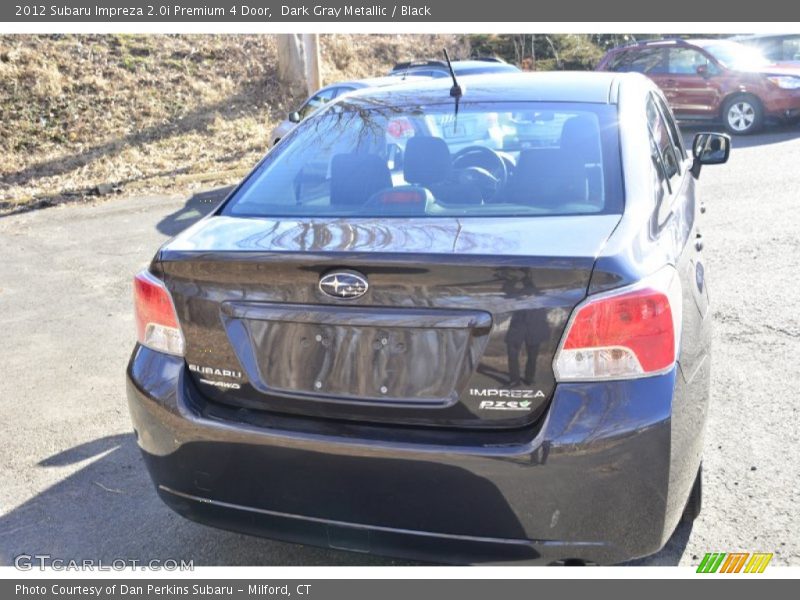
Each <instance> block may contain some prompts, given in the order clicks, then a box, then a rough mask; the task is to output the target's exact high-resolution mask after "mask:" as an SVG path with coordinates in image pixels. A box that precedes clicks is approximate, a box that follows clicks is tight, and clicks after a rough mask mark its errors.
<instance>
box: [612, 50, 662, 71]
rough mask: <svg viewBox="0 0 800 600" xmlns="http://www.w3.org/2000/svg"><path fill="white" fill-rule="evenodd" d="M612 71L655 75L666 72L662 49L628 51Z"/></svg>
mask: <svg viewBox="0 0 800 600" xmlns="http://www.w3.org/2000/svg"><path fill="white" fill-rule="evenodd" d="M613 70H614V71H621V72H623V71H624V72H633V73H644V74H645V75H656V74H658V73H664V72H665V71H666V64H665V61H664V50H663V48H637V49H632V50H628V51H627V52H626V53H625V57H624V58H623V59H621V60H620V61H619V62H618V63H617V64H616V68H614V69H613Z"/></svg>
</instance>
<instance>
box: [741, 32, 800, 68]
mask: <svg viewBox="0 0 800 600" xmlns="http://www.w3.org/2000/svg"><path fill="white" fill-rule="evenodd" d="M731 39H732V40H734V41H736V42H739V43H741V44H745V45H747V46H750V47H752V48H755V49H756V50H758V51H759V52H761V54H763V55H764V57H765V58H766V59H767V60H769V61H771V62H773V63H794V64H795V65H800V33H787V34H771V33H764V34H753V35H737V36H734V37H732V38H731Z"/></svg>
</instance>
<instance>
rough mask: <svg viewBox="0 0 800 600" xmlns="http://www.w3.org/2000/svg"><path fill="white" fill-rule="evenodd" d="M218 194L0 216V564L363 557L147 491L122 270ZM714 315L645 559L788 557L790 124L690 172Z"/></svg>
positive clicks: (796, 256) (794, 341) (791, 461)
mask: <svg viewBox="0 0 800 600" xmlns="http://www.w3.org/2000/svg"><path fill="white" fill-rule="evenodd" d="M223 193H224V190H212V191H209V192H204V193H200V194H196V195H193V196H192V197H191V198H189V199H188V200H187V199H186V198H165V197H138V198H111V199H109V200H106V201H103V202H101V203H97V204H94V205H64V206H60V207H55V208H50V209H45V210H38V211H33V212H30V213H24V214H19V215H15V216H11V217H6V218H2V219H0V257H2V259H0V336H2V337H1V339H2V342H1V343H2V353H1V356H2V361H0V365H1V367H0V368H1V369H2V371H0V474H1V477H0V481H2V485H1V486H0V540H2V543H0V564H11V563H12V562H13V558H14V557H15V556H17V555H19V554H49V555H51V556H52V557H57V558H62V559H65V560H70V559H75V560H81V559H84V558H92V559H102V560H104V561H106V562H108V561H111V560H114V559H120V558H124V559H133V560H140V561H148V560H151V559H160V560H165V559H177V560H180V559H183V560H193V561H194V564H195V565H348V564H352V565H378V564H383V565H385V564H400V563H399V561H392V560H391V559H386V558H382V557H375V556H368V555H362V554H353V553H347V552H341V551H334V550H327V549H320V548H312V547H305V546H299V545H294V544H284V543H279V542H274V541H270V540H265V539H258V538H254V537H248V536H243V535H238V534H233V533H228V532H224V531H219V530H216V529H212V528H209V527H206V526H203V525H198V524H195V523H192V522H189V521H187V520H184V519H182V518H180V517H178V516H177V515H175V514H173V513H172V512H171V511H169V510H168V509H167V508H166V507H165V506H164V505H163V504H162V503H161V501H160V500H159V499H158V498H157V497H156V494H155V491H154V489H153V486H152V484H151V482H150V480H149V478H148V476H147V474H146V472H145V469H144V465H143V463H142V460H141V458H140V456H139V452H138V449H137V447H136V442H135V440H134V438H133V435H132V433H131V424H130V420H129V417H128V409H127V404H126V399H125V388H124V372H125V366H126V363H127V360H128V357H129V355H130V352H131V349H132V348H133V344H134V324H133V315H132V306H131V276H132V275H133V274H134V273H135V272H136V271H137V270H139V269H140V268H142V267H144V266H146V265H147V264H148V262H149V260H150V259H151V257H152V255H153V253H154V251H155V250H156V248H157V247H158V246H159V245H160V244H161V243H162V242H163V241H164V240H165V239H167V238H168V237H170V236H171V235H174V234H175V233H177V232H178V231H180V230H181V229H182V228H183V227H185V226H187V225H188V224H190V223H192V222H193V221H194V220H196V219H197V218H199V216H200V215H201V214H204V213H205V212H207V211H208V210H210V209H211V207H212V206H214V203H215V202H217V201H218V200H219V199H220V197H221V195H222V194H223ZM700 193H701V194H702V197H703V199H704V200H705V203H706V206H707V209H708V210H707V213H706V214H705V215H704V217H703V219H704V220H703V223H702V231H703V235H704V240H705V249H704V250H703V253H704V255H705V258H706V265H707V272H708V275H707V280H708V282H709V287H710V293H711V300H712V303H713V311H714V316H715V320H716V324H715V332H714V354H713V384H712V399H711V411H710V419H709V422H708V428H707V435H706V444H705V458H704V465H705V466H704V469H705V488H704V507H703V512H702V515H701V516H700V518H699V519H698V520H697V521H696V522H695V524H694V526H693V527H691V528H690V527H688V526H681V527H679V529H678V531H676V533H675V535H674V536H673V538H672V540H671V541H670V542H669V544H668V545H667V546H666V547H665V549H664V550H662V551H661V552H660V553H658V554H656V555H655V556H652V557H649V558H647V559H643V560H640V561H636V562H635V564H646V565H676V564H681V565H696V564H697V563H698V562H699V559H700V558H702V556H703V555H704V554H705V553H706V552H733V551H750V552H755V551H761V552H774V553H775V557H774V559H773V562H772V564H773V565H776V564H782V565H785V564H793V565H800V510H798V506H800V461H798V456H800V419H798V417H799V415H798V407H799V406H800V394H799V393H798V389H800V369H798V367H797V362H796V359H797V357H798V356H800V300H799V299H800V266H799V262H800V130H798V129H797V128H793V129H776V130H769V131H767V132H766V133H763V134H760V135H757V136H753V137H748V138H736V139H735V140H734V150H733V153H732V155H731V159H730V162H729V163H728V164H727V165H724V166H720V167H707V168H705V169H704V170H703V173H702V175H701V178H700Z"/></svg>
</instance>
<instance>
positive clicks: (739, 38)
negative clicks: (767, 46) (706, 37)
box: [728, 33, 800, 42]
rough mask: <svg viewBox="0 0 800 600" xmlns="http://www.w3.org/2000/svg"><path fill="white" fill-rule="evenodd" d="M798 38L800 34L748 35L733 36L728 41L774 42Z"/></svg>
mask: <svg viewBox="0 0 800 600" xmlns="http://www.w3.org/2000/svg"><path fill="white" fill-rule="evenodd" d="M796 37H800V33H747V34H743V35H733V36H731V37H730V38H728V39H731V40H733V41H734V42H747V41H751V40H773V39H780V38H796Z"/></svg>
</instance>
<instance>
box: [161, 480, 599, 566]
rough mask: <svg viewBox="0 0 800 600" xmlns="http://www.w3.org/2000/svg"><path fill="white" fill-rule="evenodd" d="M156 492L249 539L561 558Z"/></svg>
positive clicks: (511, 543) (495, 557)
mask: <svg viewBox="0 0 800 600" xmlns="http://www.w3.org/2000/svg"><path fill="white" fill-rule="evenodd" d="M158 493H159V495H160V496H161V498H162V499H163V500H164V502H166V504H167V505H168V506H169V507H170V508H172V509H173V510H175V511H176V512H178V513H179V514H181V515H183V516H184V517H187V518H189V519H192V520H194V521H198V522H201V523H204V524H207V525H212V526H215V527H219V528H222V529H228V530H231V531H237V532H240V533H245V534H249V535H259V536H263V537H269V538H272V539H277V540H282V541H287V542H295V543H300V544H310V545H316V546H327V547H329V548H333V549H337V550H347V551H350V552H360V553H368V554H378V555H382V556H394V557H398V558H406V559H413V560H422V561H427V562H447V563H451V564H465V563H472V564H475V563H493V564H497V563H504V562H513V563H518V564H519V563H528V564H531V563H533V564H537V563H538V564H546V563H549V562H553V561H554V560H556V559H555V558H554V557H548V554H550V553H548V552H542V548H547V547H549V546H554V548H553V550H555V549H556V547H557V548H558V552H556V553H555V554H554V556H555V555H558V556H564V544H563V543H560V542H548V541H533V540H525V539H505V538H486V537H474V536H463V535H452V534H444V533H434V532H427V531H413V530H406V529H392V528H388V527H376V526H369V525H362V524H357V523H347V522H341V521H331V520H327V519H320V518H316V517H306V516H302V515H294V514H289V513H282V512H277V511H271V510H265V509H261V508H254V507H248V506H241V505H236V504H230V503H228V502H220V501H217V500H212V499H208V498H202V497H199V496H194V495H192V494H186V493H183V492H180V491H177V490H173V489H170V488H168V487H166V486H159V487H158ZM579 545H580V546H584V547H585V546H602V545H603V544H594V543H587V544H579Z"/></svg>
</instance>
